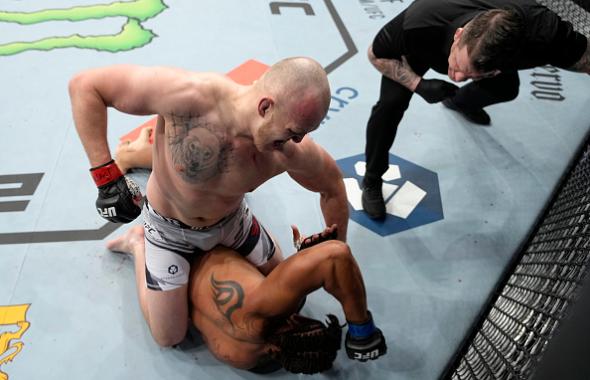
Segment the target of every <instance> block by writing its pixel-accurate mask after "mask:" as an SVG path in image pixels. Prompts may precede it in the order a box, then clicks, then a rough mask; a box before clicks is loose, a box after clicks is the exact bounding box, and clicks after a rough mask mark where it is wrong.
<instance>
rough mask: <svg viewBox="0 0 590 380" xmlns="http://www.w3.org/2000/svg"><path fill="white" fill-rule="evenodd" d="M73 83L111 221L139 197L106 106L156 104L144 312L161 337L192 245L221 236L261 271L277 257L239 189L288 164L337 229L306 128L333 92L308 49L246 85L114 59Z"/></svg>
mask: <svg viewBox="0 0 590 380" xmlns="http://www.w3.org/2000/svg"><path fill="white" fill-rule="evenodd" d="M69 92H70V98H71V102H72V113H73V117H74V122H75V124H76V129H77V131H78V134H79V136H80V140H81V141H82V144H83V146H84V149H85V151H86V154H87V156H88V159H89V161H90V166H91V167H92V169H91V170H90V171H91V174H92V177H93V179H94V181H95V183H96V184H97V186H98V189H99V195H98V199H97V201H96V205H97V209H98V211H99V214H100V215H101V216H103V217H105V218H106V219H108V220H110V221H113V222H123V223H127V222H130V221H132V220H134V219H135V218H136V217H137V216H138V215H139V214H140V210H141V208H140V204H141V201H142V198H141V194H140V192H139V190H138V188H137V186H136V185H135V184H133V182H132V181H130V180H129V179H127V178H126V177H125V176H123V174H122V173H121V171H120V170H119V168H118V167H117V165H116V164H115V163H114V161H113V160H112V158H111V153H110V151H109V147H108V143H107V134H106V130H107V107H114V108H115V109H117V110H119V111H122V112H125V113H129V114H135V115H154V114H157V115H158V121H157V124H156V128H155V131H154V146H153V160H152V162H153V169H152V172H151V174H150V178H149V180H148V183H147V189H146V198H145V202H144V205H143V218H144V228H145V232H146V233H145V240H146V267H145V274H144V275H145V277H146V280H147V282H146V284H147V288H148V289H146V312H147V313H146V319H147V321H148V325H149V327H150V330H151V332H152V335H153V337H154V339H155V340H156V342H157V343H158V344H160V345H161V346H171V345H174V344H177V343H178V342H180V341H181V340H182V339H183V338H184V336H185V333H186V330H187V327H188V303H187V290H188V277H189V273H190V264H189V260H190V259H191V257H192V256H194V255H195V254H203V253H205V252H208V251H210V250H211V249H213V247H215V246H216V245H224V246H227V247H230V248H232V249H235V250H236V251H237V252H239V253H240V254H241V255H242V256H244V257H246V258H247V259H248V260H249V261H250V262H251V263H252V264H254V265H255V266H256V267H258V269H259V270H260V272H261V273H263V274H267V273H269V272H270V271H271V270H272V269H273V268H274V267H275V266H276V265H277V264H278V263H279V262H280V261H282V254H281V251H280V249H279V248H278V246H277V245H276V244H275V243H274V241H273V239H272V238H271V236H270V235H269V234H268V232H266V230H265V229H264V228H263V227H262V226H261V225H260V224H259V223H258V221H257V220H256V218H255V217H254V216H253V215H252V213H251V212H250V210H249V209H248V207H247V205H246V203H245V201H244V194H245V193H246V192H249V191H253V190H254V189H256V187H258V186H259V185H260V184H262V183H263V182H265V181H266V180H268V179H269V178H271V177H273V176H276V175H278V174H280V173H283V172H287V173H288V174H289V175H290V176H291V177H292V178H293V179H294V180H295V181H297V182H298V183H299V184H301V185H302V186H304V187H305V188H307V189H309V190H311V191H315V192H319V193H320V205H321V209H322V212H323V215H324V219H325V221H326V225H332V224H337V225H338V226H339V228H340V239H342V240H343V241H344V240H345V238H346V227H347V223H348V205H347V200H346V191H345V187H344V182H343V180H342V175H341V173H340V170H339V169H338V166H337V165H336V163H335V161H334V160H333V159H332V158H331V157H330V156H329V155H328V153H327V152H326V151H325V150H323V149H322V148H321V147H320V146H319V145H317V144H315V143H314V142H313V140H311V139H310V138H309V137H306V134H307V133H309V132H311V131H313V130H315V129H316V128H318V126H319V124H320V122H321V121H322V119H323V118H324V116H325V115H326V113H327V110H328V107H329V104H330V87H329V83H328V79H327V76H326V73H325V71H324V70H323V68H322V67H321V66H320V65H319V64H318V63H317V62H316V61H314V60H312V59H309V58H303V57H298V58H289V59H285V60H282V61H279V62H278V63H276V64H275V65H273V66H271V67H270V68H269V70H268V71H267V72H266V73H265V74H263V75H262V77H261V78H260V79H259V80H258V81H256V82H255V83H254V84H252V85H249V86H243V85H239V84H237V83H235V82H233V81H232V80H231V79H229V78H227V77H226V76H224V75H221V74H213V73H193V72H188V71H185V70H181V69H175V68H166V67H140V66H132V65H117V66H110V67H105V68H98V69H92V70H88V71H84V72H82V73H79V74H77V75H76V76H74V77H73V78H72V79H71V81H70V84H69ZM138 281H139V279H138Z"/></svg>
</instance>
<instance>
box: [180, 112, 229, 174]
mask: <svg viewBox="0 0 590 380" xmlns="http://www.w3.org/2000/svg"><path fill="white" fill-rule="evenodd" d="M170 120H172V125H171V130H170V134H169V135H168V144H169V145H170V152H171V155H172V163H173V165H174V168H175V169H176V170H177V171H178V172H179V173H181V175H182V177H183V179H184V180H185V181H187V182H190V183H199V182H204V181H207V180H209V179H211V178H214V177H215V176H218V175H219V174H221V173H222V172H224V171H225V170H226V169H227V164H228V159H229V156H230V154H231V150H232V145H231V142H230V141H229V139H228V138H227V136H225V134H224V133H222V132H219V131H216V130H215V127H214V126H212V125H211V124H210V123H208V122H207V121H205V120H203V118H202V117H200V115H171V117H170Z"/></svg>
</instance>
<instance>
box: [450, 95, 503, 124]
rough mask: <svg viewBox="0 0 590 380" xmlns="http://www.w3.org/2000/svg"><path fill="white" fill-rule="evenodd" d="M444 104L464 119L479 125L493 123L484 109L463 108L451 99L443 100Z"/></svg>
mask: <svg viewBox="0 0 590 380" xmlns="http://www.w3.org/2000/svg"><path fill="white" fill-rule="evenodd" d="M442 104H443V105H444V106H445V107H447V108H448V109H451V110H453V111H457V112H459V113H460V114H461V115H463V117H464V118H466V119H467V120H469V121H470V122H472V123H475V124H479V125H490V123H491V121H492V120H491V118H490V115H488V113H487V112H486V111H484V110H483V108H473V109H467V108H461V107H459V106H457V105H456V104H455V103H454V102H453V100H452V99H451V98H447V99H445V100H443V101H442Z"/></svg>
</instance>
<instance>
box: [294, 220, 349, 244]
mask: <svg viewBox="0 0 590 380" xmlns="http://www.w3.org/2000/svg"><path fill="white" fill-rule="evenodd" d="M291 229H292V230H293V245H294V246H295V249H296V250H297V251H301V250H302V249H305V248H309V247H311V246H314V245H316V244H319V243H321V242H324V241H326V240H335V239H337V238H338V227H337V226H336V225H335V224H332V225H331V226H330V227H326V228H325V229H324V230H323V231H322V232H320V233H319V234H313V235H311V236H308V237H306V238H303V237H302V236H301V234H300V233H299V229H298V228H297V226H295V225H292V226H291Z"/></svg>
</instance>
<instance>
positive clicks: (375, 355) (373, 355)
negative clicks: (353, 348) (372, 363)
mask: <svg viewBox="0 0 590 380" xmlns="http://www.w3.org/2000/svg"><path fill="white" fill-rule="evenodd" d="M378 357H379V350H378V349H375V350H373V351H371V352H366V353H364V354H363V353H360V352H355V353H354V358H355V359H357V360H367V359H377V358H378Z"/></svg>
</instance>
